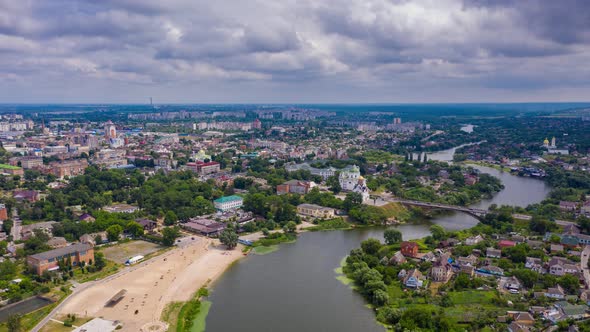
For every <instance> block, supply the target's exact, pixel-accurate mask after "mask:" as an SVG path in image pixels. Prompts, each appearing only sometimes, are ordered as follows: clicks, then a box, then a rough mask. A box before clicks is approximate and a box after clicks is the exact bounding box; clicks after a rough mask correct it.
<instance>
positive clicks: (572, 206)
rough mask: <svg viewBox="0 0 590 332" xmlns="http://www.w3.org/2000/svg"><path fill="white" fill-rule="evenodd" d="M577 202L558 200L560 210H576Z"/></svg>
mask: <svg viewBox="0 0 590 332" xmlns="http://www.w3.org/2000/svg"><path fill="white" fill-rule="evenodd" d="M577 207H578V204H577V203H576V202H570V201H560V202H559V209H560V210H562V211H576V209H577Z"/></svg>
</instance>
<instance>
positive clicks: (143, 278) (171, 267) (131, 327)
mask: <svg viewBox="0 0 590 332" xmlns="http://www.w3.org/2000/svg"><path fill="white" fill-rule="evenodd" d="M241 249H242V248H241V246H238V248H236V249H235V250H232V251H226V250H225V249H224V247H223V246H221V245H220V244H219V242H218V240H212V239H206V238H196V239H195V240H194V241H191V242H190V243H187V244H186V245H184V246H183V247H179V248H175V249H173V250H171V251H169V252H167V253H165V254H163V255H161V256H158V257H156V258H153V259H150V260H148V261H146V262H143V263H140V264H138V265H136V266H132V267H128V268H126V269H125V270H123V271H122V272H121V273H119V274H116V275H114V276H112V277H108V278H106V279H104V280H101V281H98V282H96V284H94V285H91V286H90V287H88V288H86V289H84V290H82V291H80V292H79V293H77V294H76V295H74V296H73V297H72V298H71V299H69V301H68V302H67V303H66V304H65V305H64V306H63V308H62V309H61V310H60V314H67V313H75V314H77V315H78V316H80V317H84V316H90V317H102V318H104V319H109V320H118V321H120V322H122V323H123V329H122V331H134V332H136V331H140V329H141V327H142V326H143V325H145V324H146V323H149V322H153V321H159V319H160V315H161V313H162V310H163V309H164V307H165V306H166V304H167V303H169V302H172V301H186V300H188V299H190V297H191V295H192V294H194V293H195V292H196V291H197V290H198V289H199V288H200V287H201V286H203V285H205V284H206V283H207V282H208V281H210V280H214V279H215V278H217V277H219V276H220V275H221V274H222V273H223V272H224V271H225V269H226V268H227V267H228V266H229V265H230V264H231V263H232V262H234V261H235V260H237V259H239V258H240V257H243V254H242V252H241ZM122 289H126V290H127V294H126V295H125V297H124V298H123V299H121V300H120V301H119V302H118V303H117V304H115V305H113V306H107V305H106V304H107V302H108V301H109V299H110V298H111V297H113V295H115V294H116V293H117V292H119V291H120V290H122ZM136 312H137V313H136Z"/></svg>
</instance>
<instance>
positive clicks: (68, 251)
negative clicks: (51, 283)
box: [27, 243, 94, 275]
mask: <svg viewBox="0 0 590 332" xmlns="http://www.w3.org/2000/svg"><path fill="white" fill-rule="evenodd" d="M68 257H69V258H70V261H71V264H72V265H73V266H78V265H80V263H81V262H85V263H86V264H88V263H90V261H94V249H93V248H92V246H91V245H89V244H87V243H78V244H74V245H71V246H67V247H63V248H58V249H54V250H50V251H45V252H42V253H38V254H35V255H31V256H28V257H27V266H28V267H29V268H30V269H32V270H34V271H35V273H37V275H42V274H43V272H45V271H55V270H58V269H59V261H60V260H63V261H67V259H68Z"/></svg>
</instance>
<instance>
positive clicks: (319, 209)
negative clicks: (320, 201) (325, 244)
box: [297, 203, 335, 219]
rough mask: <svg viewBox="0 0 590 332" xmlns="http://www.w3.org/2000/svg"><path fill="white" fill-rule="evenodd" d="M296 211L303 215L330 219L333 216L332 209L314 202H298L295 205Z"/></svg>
mask: <svg viewBox="0 0 590 332" xmlns="http://www.w3.org/2000/svg"><path fill="white" fill-rule="evenodd" d="M297 213H298V214H300V215H303V216H308V217H313V218H322V219H330V218H334V214H335V213H334V209H333V208H328V207H324V206H320V205H315V204H307V203H304V204H299V205H297Z"/></svg>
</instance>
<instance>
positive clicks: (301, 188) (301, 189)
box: [277, 180, 316, 195]
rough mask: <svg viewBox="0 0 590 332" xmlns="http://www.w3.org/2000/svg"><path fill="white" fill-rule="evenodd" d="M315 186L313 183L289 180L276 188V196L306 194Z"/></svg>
mask: <svg viewBox="0 0 590 332" xmlns="http://www.w3.org/2000/svg"><path fill="white" fill-rule="evenodd" d="M315 186H316V184H315V183H314V182H313V181H300V180H290V181H287V182H285V183H283V184H279V185H278V186H277V195H283V194H289V193H291V194H301V195H305V194H307V193H308V192H309V191H310V190H311V189H312V188H313V187H315Z"/></svg>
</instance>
